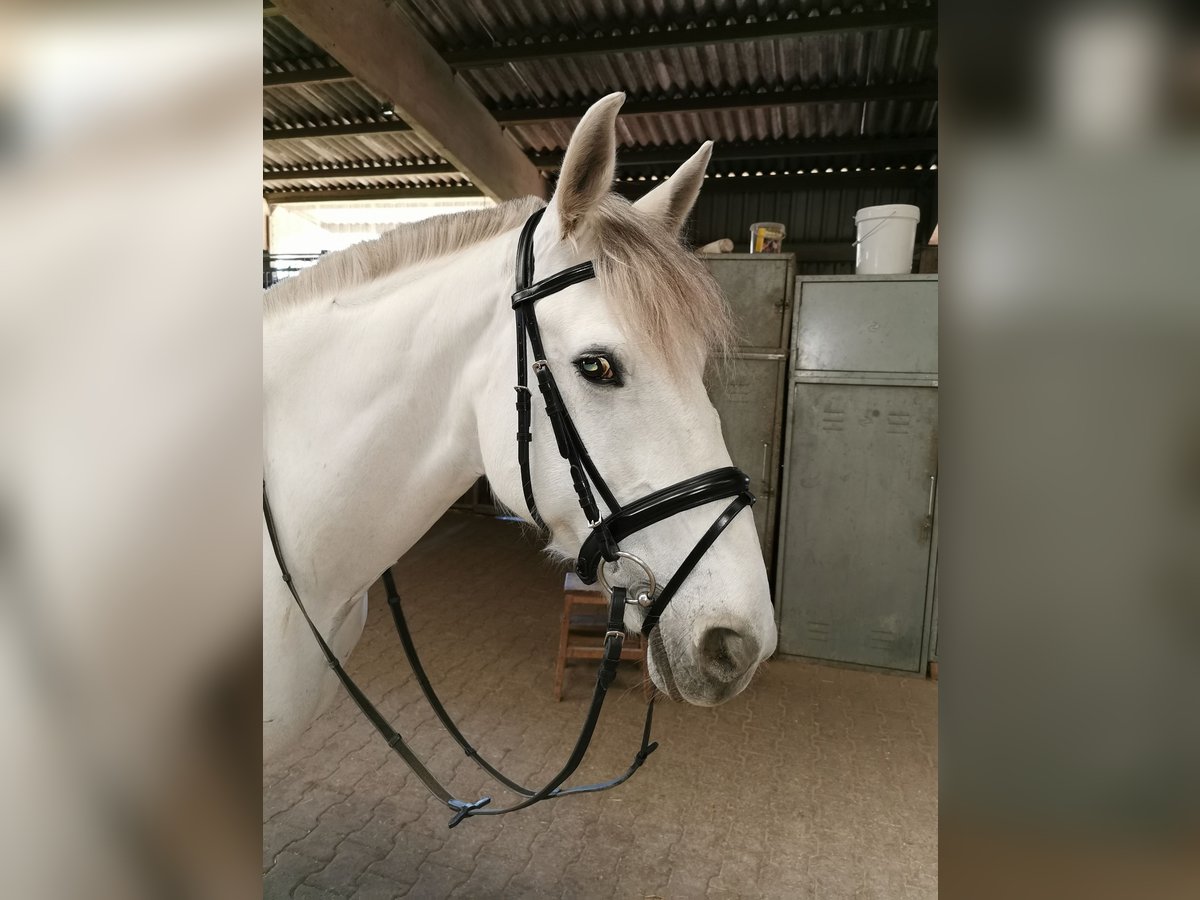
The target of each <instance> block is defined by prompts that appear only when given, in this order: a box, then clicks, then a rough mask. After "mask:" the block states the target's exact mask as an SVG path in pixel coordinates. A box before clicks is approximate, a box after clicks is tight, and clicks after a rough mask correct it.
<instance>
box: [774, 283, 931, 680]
mask: <svg viewBox="0 0 1200 900" xmlns="http://www.w3.org/2000/svg"><path fill="white" fill-rule="evenodd" d="M797 293H798V303H797V311H796V321H795V336H794V340H793V348H792V367H791V379H790V381H791V394H790V408H789V411H788V425H787V458H786V461H785V466H784V470H785V471H784V487H783V492H782V493H783V498H784V503H783V510H782V514H781V522H780V548H781V549H780V559H779V569H778V573H777V584H778V589H777V595H778V599H777V603H776V610H777V615H778V623H779V649H780V652H781V653H785V654H793V655H799V656H808V657H815V658H818V659H825V660H835V661H839V662H847V663H856V664H860V665H867V666H876V667H881V668H888V669H898V670H903V671H909V672H921V671H924V668H925V664H926V661H927V659H928V655H929V643H930V625H931V620H932V616H931V614H930V609H931V606H932V589H933V583H934V578H935V575H936V538H937V535H936V528H935V521H936V488H937V427H938V425H937V421H938V420H937V281H936V279H930V278H924V277H919V276H918V277H912V276H902V277H893V278H871V279H862V278H855V277H846V278H802V279H800V280H799V281H798V284H797Z"/></svg>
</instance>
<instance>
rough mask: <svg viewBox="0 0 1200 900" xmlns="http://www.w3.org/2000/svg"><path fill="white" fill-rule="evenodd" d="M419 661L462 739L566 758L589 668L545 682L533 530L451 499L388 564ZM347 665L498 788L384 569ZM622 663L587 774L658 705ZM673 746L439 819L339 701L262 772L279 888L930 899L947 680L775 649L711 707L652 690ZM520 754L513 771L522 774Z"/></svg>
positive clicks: (550, 641)
mask: <svg viewBox="0 0 1200 900" xmlns="http://www.w3.org/2000/svg"><path fill="white" fill-rule="evenodd" d="M396 575H397V580H398V582H399V585H400V590H401V593H402V594H403V595H404V597H405V609H406V612H407V613H408V616H409V621H410V624H411V626H412V628H413V631H414V634H415V637H416V640H417V643H418V647H419V649H420V650H421V653H422V658H423V659H424V661H425V664H426V668H427V669H428V671H429V673H430V677H431V678H432V679H433V682H434V685H435V686H436V687H437V688H438V690H439V693H440V694H441V696H442V699H443V702H445V704H446V706H447V707H448V708H449V710H450V712H451V714H452V715H454V716H455V718H456V719H457V720H458V721H459V723H460V726H461V727H462V728H463V731H464V733H465V734H466V735H467V736H468V738H470V739H471V740H473V741H474V742H475V744H476V745H477V746H479V747H480V749H481V750H482V751H483V753H484V755H486V756H488V758H489V759H491V760H492V761H493V762H497V763H498V764H499V765H500V767H501V768H502V769H503V770H505V771H506V772H508V773H509V774H510V775H512V776H514V777H516V778H517V779H518V780H525V779H528V780H527V781H525V783H527V784H528V783H537V784H540V783H542V781H544V780H545V779H546V778H548V777H549V776H550V775H552V774H553V773H554V772H555V771H557V769H558V767H559V766H560V765H561V763H562V761H563V760H564V759H565V758H566V755H567V753H568V751H569V748H570V745H571V743H572V741H573V740H574V738H575V736H576V733H577V729H578V727H579V723H580V722H581V720H582V717H583V714H584V711H585V708H586V704H587V699H588V697H589V695H590V687H591V682H592V669H591V665H592V664H591V663H585V662H577V663H575V664H573V666H572V667H571V668H569V669H568V676H567V691H566V697H565V699H564V700H563V702H562V703H556V702H555V701H554V698H553V685H554V660H555V653H556V650H557V640H558V623H559V615H560V612H561V609H562V573H561V570H559V569H556V568H555V567H553V566H551V565H549V564H548V563H547V562H546V560H545V557H544V556H543V555H542V554H541V553H540V552H539V550H538V548H537V546H536V543H535V541H534V540H533V538H532V537H531V536H530V534H529V533H528V532H526V531H525V530H523V529H522V528H521V527H520V526H518V525H516V524H513V523H508V522H501V521H496V520H491V519H486V518H482V517H478V516H472V515H469V514H466V513H449V514H448V515H447V516H446V517H445V518H444V519H443V520H442V521H441V522H440V523H439V524H438V525H437V526H436V527H435V528H434V529H433V530H432V531H431V532H430V533H429V534H428V535H427V536H426V537H425V538H424V539H423V540H422V541H421V542H420V543H419V544H418V545H417V546H416V547H414V548H413V550H412V551H411V552H410V553H409V554H408V556H407V557H406V558H405V559H404V560H403V561H402V562H401V563H400V564H399V566H398V567H397V569H396ZM370 606H371V609H370V615H369V619H368V623H367V629H366V633H365V634H364V636H363V640H362V643H361V644H360V645H359V647H358V649H357V650H356V651H355V653H354V655H353V656H352V658H351V660H350V663H349V666H348V668H349V670H350V672H351V673H352V674H353V675H354V676H355V678H356V679H359V683H360V684H361V685H362V686H363V688H364V689H365V690H366V691H367V693H368V695H369V696H371V697H372V698H373V699H374V700H375V702H376V704H377V705H378V706H379V708H380V709H381V710H382V712H383V713H384V714H385V715H386V716H388V717H389V719H390V720H391V721H392V722H393V723H395V724H396V726H397V728H398V729H399V730H400V731H402V732H403V733H405V734H406V735H411V736H412V744H413V746H414V748H415V749H416V750H417V751H418V752H419V753H420V754H422V756H423V757H424V758H425V759H426V760H427V762H428V763H429V764H430V766H431V768H432V769H433V770H434V771H435V772H437V773H438V774H439V776H440V777H441V778H442V779H443V781H446V782H447V783H448V784H450V785H451V786H453V788H454V789H455V790H456V792H457V793H458V795H459V796H461V797H468V798H474V797H477V796H479V795H481V794H490V795H491V796H493V798H494V802H500V801H501V800H503V799H506V798H507V797H509V796H511V795H508V794H506V793H505V792H504V791H502V790H500V789H498V788H494V786H492V785H490V784H489V783H488V782H487V780H486V779H485V778H484V776H483V775H482V773H480V772H479V771H478V770H477V769H476V768H475V767H474V766H473V765H472V764H471V763H470V761H469V760H467V759H466V758H465V757H464V756H463V754H462V752H461V750H459V749H458V747H457V746H456V745H455V744H454V743H453V742H452V741H451V740H450V739H449V738H448V737H447V736H446V735H445V734H444V733H443V732H442V731H441V729H440V726H439V725H438V723H437V721H436V720H435V719H434V717H433V714H432V713H431V712H430V711H429V709H428V707H427V706H425V703H424V699H423V698H422V697H421V695H420V692H419V690H418V688H417V686H416V684H415V682H414V681H413V679H412V678H411V676H410V674H409V672H408V670H407V666H406V663H405V662H404V659H403V654H402V651H401V650H400V647H399V643H398V641H397V639H396V636H395V633H394V631H393V630H392V626H391V621H390V618H389V616H388V613H387V604H386V602H385V601H384V599H383V594H382V587H381V586H380V585H376V586H375V587H374V588H372V591H371V599H370ZM638 682H639V673H638V669H637V666H636V664H634V663H624V664H622V672H621V674H620V676H619V677H618V680H617V683H616V685H615V686H614V688H613V690H612V691H611V692H610V694H609V699H608V702H607V703H606V705H605V710H604V716H603V718H602V719H601V722H600V727H599V729H598V732H597V737H596V740H595V741H594V743H593V745H592V750H591V752H590V754H589V758H588V760H587V761H586V762H585V764H584V766H583V767H582V769H581V770H580V772H578V773H576V779H577V781H576V783H579V781H578V779H581V778H586V779H588V780H596V779H599V778H603V777H610V776H611V775H614V774H616V773H618V772H620V771H623V770H624V769H625V767H626V766H627V765H628V764H629V761H630V759H631V758H632V754H633V752H634V751H635V750H636V749H637V744H638V740H639V735H640V725H641V717H642V714H643V711H644V707H643V701H642V697H641V690H640V688H639V684H638ZM655 736H656V738H657V739H658V740H659V741H660V747H659V749H658V751H657V752H656V753H655V754H654V755H653V756H652V757H650V759H649V760H648V761H647V763H646V765H645V767H644V768H643V769H642V771H641V772H639V773H638V774H637V775H636V776H635V777H634V778H633V780H632V781H630V782H629V783H627V784H625V785H623V786H622V787H620V788H617V789H616V790H614V791H609V792H606V793H601V794H594V795H590V796H584V797H574V798H566V799H563V800H559V801H549V802H547V803H544V804H541V805H539V806H536V807H534V808H533V809H531V810H527V811H525V812H522V813H514V814H513V815H511V816H502V817H499V818H483V819H474V820H468V821H467V822H465V823H463V824H462V825H461V826H460V827H458V828H456V829H454V830H453V831H451V830H449V829H448V828H447V827H446V823H447V821H448V815H447V812H446V810H445V808H444V807H442V806H441V804H439V803H437V802H436V801H434V800H433V799H432V798H431V797H429V796H428V794H427V793H426V791H425V789H424V788H423V786H422V785H421V784H420V783H419V782H418V781H417V779H416V778H415V777H414V776H412V775H411V774H409V773H408V772H407V770H406V769H405V767H404V765H403V763H402V762H401V761H400V760H399V759H398V758H397V757H395V756H394V755H393V754H392V753H391V751H389V750H388V749H387V747H386V746H385V745H384V743H383V741H382V740H381V739H380V738H379V737H378V736H377V735H376V734H375V733H374V731H373V730H372V729H371V727H370V726H369V725H368V724H367V722H366V721H365V720H364V719H362V717H361V715H360V714H359V713H358V711H357V709H356V708H355V706H354V704H353V703H352V702H351V701H350V700H349V698H346V697H343V698H342V699H341V700H339V701H338V702H337V703H336V704H335V706H334V707H333V708H332V709H331V710H330V711H329V712H328V713H326V714H325V715H324V716H323V717H322V718H321V719H319V720H318V721H317V722H316V723H315V724H314V725H313V727H312V728H311V729H310V730H309V732H308V733H307V734H306V735H305V737H304V739H303V740H302V741H301V743H300V744H299V745H298V746H297V747H295V748H294V750H293V751H292V752H291V753H289V754H288V755H287V756H286V757H284V758H281V759H279V760H277V761H275V762H273V763H272V764H271V765H270V766H268V767H267V768H266V769H265V770H264V773H263V774H264V778H263V784H264V787H263V872H264V876H263V879H264V893H265V895H266V896H267V897H296V898H338V897H356V898H364V900H365V898H375V897H380V898H392V897H415V898H422V900H425V898H436V900H440V898H444V897H463V898H493V897H495V898H500V897H503V898H555V900H558V898H571V900H574V898H580V900H593V898H595V900H602V898H635V900H659V898H661V900H691V898H713V900H717V898H721V900H726V898H727V900H733V898H743V900H749V898H759V897H761V898H820V900H826V898H842V897H846V898H888V900H891V898H932V897H936V896H937V686H936V685H935V684H933V683H931V682H927V681H923V680H920V679H915V678H905V677H902V676H891V675H883V674H875V673H870V672H860V671H853V670H849V669H841V668H834V667H830V666H820V665H814V664H809V663H806V662H801V661H793V660H784V659H775V660H771V661H769V662H768V663H767V664H766V665H765V666H764V667H763V668H762V670H761V672H760V674H759V676H758V677H757V678H756V679H755V681H754V683H753V684H752V685H751V686H750V688H749V689H748V690H747V691H746V693H744V694H742V695H741V696H739V697H737V698H736V699H734V700H732V701H731V702H729V703H728V704H726V705H725V706H721V707H718V708H716V709H700V708H697V707H691V706H682V705H676V704H672V703H669V702H660V703H659V704H658V706H657V708H656V712H655ZM510 770H511V771H510Z"/></svg>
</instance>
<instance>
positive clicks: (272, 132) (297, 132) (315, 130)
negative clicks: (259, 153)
mask: <svg viewBox="0 0 1200 900" xmlns="http://www.w3.org/2000/svg"><path fill="white" fill-rule="evenodd" d="M412 130H413V128H412V126H411V125H409V124H408V123H407V122H400V121H395V122H359V123H351V124H349V125H299V126H296V127H295V128H264V129H263V140H264V141H298V140H308V139H310V138H323V137H357V136H358V135H371V134H403V133H404V132H408V131H412Z"/></svg>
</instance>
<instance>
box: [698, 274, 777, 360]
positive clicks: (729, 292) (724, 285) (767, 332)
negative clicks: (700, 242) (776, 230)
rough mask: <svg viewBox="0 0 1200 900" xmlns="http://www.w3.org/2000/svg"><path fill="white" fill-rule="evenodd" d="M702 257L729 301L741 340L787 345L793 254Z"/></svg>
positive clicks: (755, 344)
mask: <svg viewBox="0 0 1200 900" xmlns="http://www.w3.org/2000/svg"><path fill="white" fill-rule="evenodd" d="M702 258H703V259H704V261H705V264H706V265H707V266H708V270H709V271H710V272H712V275H713V278H715V279H716V280H717V283H718V284H719V285H720V286H721V290H722V292H723V293H724V294H725V298H726V299H727V300H728V301H729V308H730V311H731V312H732V313H733V320H734V326H735V328H736V329H737V341H738V344H739V345H741V346H743V347H786V346H787V341H788V329H789V327H790V317H789V315H788V298H790V297H791V295H792V287H793V282H794V281H795V265H794V263H793V261H792V257H791V255H790V254H778V255H776V254H771V253H759V254H754V255H750V254H747V253H736V254H724V255H719V256H718V255H706V256H704V257H702Z"/></svg>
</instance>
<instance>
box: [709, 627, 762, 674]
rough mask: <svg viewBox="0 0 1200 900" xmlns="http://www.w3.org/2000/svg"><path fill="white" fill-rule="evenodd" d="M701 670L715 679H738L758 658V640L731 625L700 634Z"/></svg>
mask: <svg viewBox="0 0 1200 900" xmlns="http://www.w3.org/2000/svg"><path fill="white" fill-rule="evenodd" d="M699 658H700V670H701V671H702V672H703V673H704V674H705V675H707V676H708V677H709V678H711V679H713V680H714V681H720V682H723V683H725V684H729V683H731V682H734V681H737V680H738V679H739V678H741V677H742V676H743V675H744V674H746V672H747V670H749V668H750V667H751V666H753V665H754V663H755V662H756V661H757V660H758V642H757V641H755V640H754V639H753V638H749V637H746V636H744V635H742V634H739V633H738V632H736V631H734V630H733V629H731V628H710V629H708V631H706V632H704V634H703V635H701V637H700V653H699Z"/></svg>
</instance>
